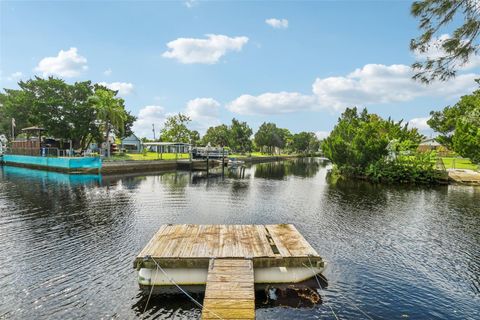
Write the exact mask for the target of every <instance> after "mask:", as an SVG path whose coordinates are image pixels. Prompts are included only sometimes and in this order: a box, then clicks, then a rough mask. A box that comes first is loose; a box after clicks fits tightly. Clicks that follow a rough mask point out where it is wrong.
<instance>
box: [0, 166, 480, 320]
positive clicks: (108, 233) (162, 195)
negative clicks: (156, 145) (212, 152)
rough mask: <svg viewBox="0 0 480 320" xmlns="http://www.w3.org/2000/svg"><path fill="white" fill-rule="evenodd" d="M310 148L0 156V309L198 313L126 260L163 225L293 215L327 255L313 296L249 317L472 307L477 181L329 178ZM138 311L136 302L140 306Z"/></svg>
mask: <svg viewBox="0 0 480 320" xmlns="http://www.w3.org/2000/svg"><path fill="white" fill-rule="evenodd" d="M328 168H329V165H328V163H326V162H323V161H322V160H320V159H303V160H298V161H288V162H278V163H267V164H258V165H254V166H252V167H249V168H247V169H246V170H245V172H244V173H239V172H238V171H232V172H227V174H226V176H225V177H224V178H222V177H221V176H216V177H212V178H210V179H206V178H205V177H203V176H202V175H199V174H190V173H188V172H172V173H163V174H149V175H131V176H123V177H122V176H117V177H99V176H68V175H64V174H59V173H52V172H43V171H35V170H28V169H21V168H13V167H3V168H0V290H1V291H0V292H1V293H0V319H3V318H5V319H100V318H103V319H110V318H117V319H135V318H141V317H142V316H143V317H144V318H148V319H152V318H155V319H198V318H199V317H200V314H201V312H200V310H199V309H198V308H197V307H196V306H195V305H194V304H193V303H191V302H189V301H188V299H186V298H184V297H154V298H152V299H151V300H150V302H149V304H148V305H147V306H146V298H145V297H144V296H142V295H141V294H140V291H139V289H138V286H137V283H136V279H135V270H134V269H133V264H132V262H133V260H134V257H135V256H136V254H137V253H138V252H139V251H140V250H141V249H142V248H143V247H144V246H145V244H146V243H147V241H148V240H149V239H150V238H151V237H152V235H153V234H154V233H155V232H156V231H157V229H158V228H159V226H160V225H162V224H165V223H200V224H267V223H268V224H271V223H293V224H295V225H296V227H297V228H298V230H299V231H300V232H301V233H302V234H303V235H304V236H305V238H306V239H307V240H308V241H309V242H310V243H311V244H312V246H313V247H314V248H315V249H316V250H317V251H318V252H319V254H320V255H322V256H323V257H324V258H325V259H326V260H327V261H328V264H329V266H328V268H327V270H326V271H325V273H324V275H325V277H326V279H327V280H328V286H327V287H326V288H324V289H323V292H322V300H323V303H322V304H320V305H316V306H314V307H308V308H293V307H282V306H271V305H263V303H262V302H261V301H259V302H258V306H257V311H256V312H257V318H258V319H336V318H338V319H480V188H478V187H469V186H453V185H452V186H439V187H415V186H385V185H371V184H368V183H365V182H358V181H335V180H334V179H332V178H330V177H329V176H328V174H327V172H328ZM144 311H145V312H144Z"/></svg>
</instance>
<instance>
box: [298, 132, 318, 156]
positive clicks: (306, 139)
mask: <svg viewBox="0 0 480 320" xmlns="http://www.w3.org/2000/svg"><path fill="white" fill-rule="evenodd" d="M319 147H320V143H319V141H318V139H317V136H316V135H315V133H313V132H305V131H303V132H300V133H296V134H294V135H293V136H292V144H291V150H292V151H293V152H297V153H309V152H316V151H318V149H319Z"/></svg>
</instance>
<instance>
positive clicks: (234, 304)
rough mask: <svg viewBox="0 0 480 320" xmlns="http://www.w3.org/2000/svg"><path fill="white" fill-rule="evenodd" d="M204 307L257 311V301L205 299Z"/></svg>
mask: <svg viewBox="0 0 480 320" xmlns="http://www.w3.org/2000/svg"><path fill="white" fill-rule="evenodd" d="M203 305H210V306H213V307H215V308H219V309H229V308H235V309H255V301H254V300H251V299H234V300H230V299H204V300H203Z"/></svg>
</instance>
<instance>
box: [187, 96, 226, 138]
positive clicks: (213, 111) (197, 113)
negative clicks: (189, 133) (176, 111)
mask: <svg viewBox="0 0 480 320" xmlns="http://www.w3.org/2000/svg"><path fill="white" fill-rule="evenodd" d="M219 111H220V103H219V102H218V101H216V100H215V99H212V98H196V99H193V100H190V101H188V103H187V107H186V108H185V113H186V115H188V116H189V117H190V118H191V119H192V122H193V123H192V124H193V126H194V127H195V129H196V130H199V131H202V132H203V131H205V130H206V129H208V127H211V126H217V125H219V124H220V120H219V118H218V116H219Z"/></svg>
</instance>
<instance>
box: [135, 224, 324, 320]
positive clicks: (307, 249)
mask: <svg viewBox="0 0 480 320" xmlns="http://www.w3.org/2000/svg"><path fill="white" fill-rule="evenodd" d="M134 267H135V268H136V269H137V270H138V282H139V284H140V287H141V288H143V289H146V291H149V290H153V289H154V288H153V287H156V289H160V290H162V289H165V290H166V291H165V292H167V291H168V289H173V290H175V289H176V288H175V287H176V286H181V287H182V288H184V289H185V290H187V291H196V290H199V291H205V301H204V304H203V306H204V308H203V311H202V318H203V319H211V318H212V319H213V318H216V319H218V318H219V316H220V318H223V319H233V318H235V319H254V317H255V300H254V299H255V298H254V296H255V290H256V289H257V290H258V289H264V288H265V287H267V286H270V285H272V284H293V283H296V284H299V283H302V282H303V281H306V280H308V279H311V278H312V277H314V276H315V275H316V274H319V273H321V272H322V271H323V270H324V267H325V263H324V261H323V260H322V258H321V257H320V256H319V255H318V253H317V252H316V251H315V250H314V249H313V248H312V247H311V246H310V244H309V243H308V242H307V241H306V240H305V238H304V237H303V236H302V235H301V234H300V233H299V232H298V230H297V229H296V228H295V226H293V225H291V224H277V225H192V224H182V225H162V226H161V227H160V229H159V230H158V232H157V233H156V234H155V235H154V237H153V238H152V239H151V240H150V242H149V243H148V244H147V246H146V247H145V248H144V249H143V250H142V251H141V252H140V254H139V255H138V256H137V258H136V259H135V261H134ZM161 292H162V291H161Z"/></svg>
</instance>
